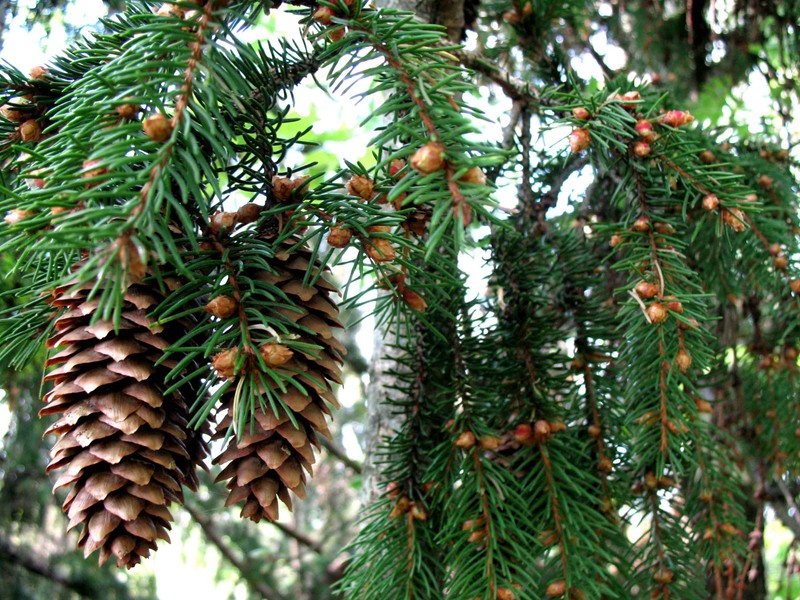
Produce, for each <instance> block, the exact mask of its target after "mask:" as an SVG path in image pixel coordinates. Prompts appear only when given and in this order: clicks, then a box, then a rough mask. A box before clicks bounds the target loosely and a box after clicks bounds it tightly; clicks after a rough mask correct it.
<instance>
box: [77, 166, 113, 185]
mask: <svg viewBox="0 0 800 600" xmlns="http://www.w3.org/2000/svg"><path fill="white" fill-rule="evenodd" d="M99 165H100V160H85V161H83V173H82V174H81V176H82V177H83V178H84V179H92V178H94V177H99V176H100V175H105V174H106V173H108V167H101V166H99ZM97 183H98V182H93V183H91V184H89V185H97Z"/></svg>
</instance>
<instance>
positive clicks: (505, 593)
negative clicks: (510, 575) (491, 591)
mask: <svg viewBox="0 0 800 600" xmlns="http://www.w3.org/2000/svg"><path fill="white" fill-rule="evenodd" d="M514 598H516V595H515V594H514V590H512V589H511V588H497V600H514Z"/></svg>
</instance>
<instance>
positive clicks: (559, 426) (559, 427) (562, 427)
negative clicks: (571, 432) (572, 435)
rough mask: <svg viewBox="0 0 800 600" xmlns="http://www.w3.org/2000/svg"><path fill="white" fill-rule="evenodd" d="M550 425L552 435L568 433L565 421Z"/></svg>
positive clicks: (550, 422) (552, 422) (553, 422)
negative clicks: (562, 432) (561, 432)
mask: <svg viewBox="0 0 800 600" xmlns="http://www.w3.org/2000/svg"><path fill="white" fill-rule="evenodd" d="M549 425H550V433H559V432H560V431H566V430H567V425H566V424H565V423H564V421H549Z"/></svg>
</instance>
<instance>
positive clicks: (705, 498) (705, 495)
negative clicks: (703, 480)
mask: <svg viewBox="0 0 800 600" xmlns="http://www.w3.org/2000/svg"><path fill="white" fill-rule="evenodd" d="M697 498H698V499H699V500H700V502H705V503H706V504H710V503H711V501H712V500H713V499H714V494H713V493H711V492H710V491H708V490H704V491H702V492H700V493H699V494H698V495H697Z"/></svg>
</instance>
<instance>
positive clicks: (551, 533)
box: [536, 529, 558, 548]
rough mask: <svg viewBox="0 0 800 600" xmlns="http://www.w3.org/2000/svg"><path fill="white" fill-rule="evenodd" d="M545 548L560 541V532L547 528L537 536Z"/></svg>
mask: <svg viewBox="0 0 800 600" xmlns="http://www.w3.org/2000/svg"><path fill="white" fill-rule="evenodd" d="M536 539H537V540H539V543H540V544H541V545H542V546H544V547H545V548H549V547H550V546H553V545H555V544H556V543H557V542H558V532H556V531H555V530H553V529H545V530H544V531H542V532H541V533H539V535H538V536H537V538H536Z"/></svg>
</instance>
